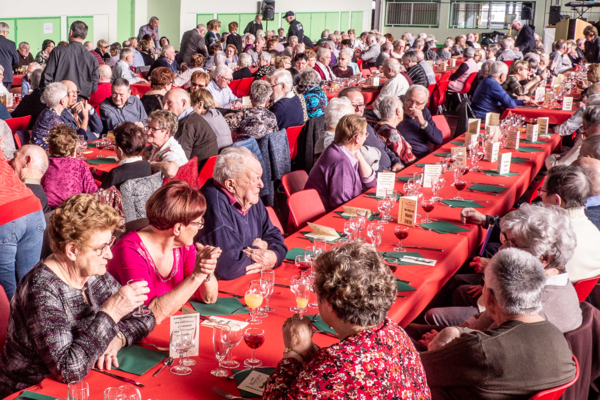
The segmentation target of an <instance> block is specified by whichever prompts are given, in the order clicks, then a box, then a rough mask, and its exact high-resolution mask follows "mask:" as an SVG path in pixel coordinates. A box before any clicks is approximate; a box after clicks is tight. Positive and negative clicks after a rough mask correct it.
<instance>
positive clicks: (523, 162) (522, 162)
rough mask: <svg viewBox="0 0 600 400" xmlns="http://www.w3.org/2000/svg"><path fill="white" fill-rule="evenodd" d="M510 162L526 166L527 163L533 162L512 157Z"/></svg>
mask: <svg viewBox="0 0 600 400" xmlns="http://www.w3.org/2000/svg"><path fill="white" fill-rule="evenodd" d="M510 162H514V163H517V164H525V163H528V162H531V160H528V159H526V158H521V157H511V159H510Z"/></svg>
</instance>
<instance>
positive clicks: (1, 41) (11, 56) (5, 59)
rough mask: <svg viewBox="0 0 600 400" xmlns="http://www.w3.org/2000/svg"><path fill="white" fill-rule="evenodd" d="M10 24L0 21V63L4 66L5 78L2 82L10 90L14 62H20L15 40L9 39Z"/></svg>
mask: <svg viewBox="0 0 600 400" xmlns="http://www.w3.org/2000/svg"><path fill="white" fill-rule="evenodd" d="M8 31H9V28H8V24H7V23H6V22H0V65H2V66H3V67H4V78H2V83H3V84H4V87H5V88H6V90H10V87H11V85H12V82H13V68H12V66H13V64H18V63H19V54H18V53H17V50H16V45H15V42H13V41H12V40H8V39H7V37H8Z"/></svg>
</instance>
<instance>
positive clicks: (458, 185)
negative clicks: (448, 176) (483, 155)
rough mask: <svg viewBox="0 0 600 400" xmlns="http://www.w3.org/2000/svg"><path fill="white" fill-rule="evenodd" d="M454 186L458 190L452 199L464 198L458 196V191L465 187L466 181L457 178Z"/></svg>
mask: <svg viewBox="0 0 600 400" xmlns="http://www.w3.org/2000/svg"><path fill="white" fill-rule="evenodd" d="M454 187H455V188H456V190H458V194H457V195H456V197H454V198H453V199H452V200H464V199H463V198H462V197H460V192H461V190H464V189H465V188H466V187H467V182H466V181H463V180H460V179H459V180H457V181H456V182H454Z"/></svg>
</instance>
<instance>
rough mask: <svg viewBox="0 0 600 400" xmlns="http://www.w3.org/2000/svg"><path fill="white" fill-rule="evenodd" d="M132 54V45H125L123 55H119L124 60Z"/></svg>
mask: <svg viewBox="0 0 600 400" xmlns="http://www.w3.org/2000/svg"><path fill="white" fill-rule="evenodd" d="M131 54H133V49H132V48H131V47H125V48H124V49H123V50H121V55H120V56H119V58H120V59H121V60H124V59H126V58H127V57H129V56H130V55H131Z"/></svg>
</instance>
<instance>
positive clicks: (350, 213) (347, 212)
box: [342, 206, 371, 218]
mask: <svg viewBox="0 0 600 400" xmlns="http://www.w3.org/2000/svg"><path fill="white" fill-rule="evenodd" d="M359 211H362V212H364V213H366V215H367V218H369V217H370V216H371V210H369V209H368V208H358V207H348V206H344V212H343V213H342V217H356V215H357V214H358V212H359Z"/></svg>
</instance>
